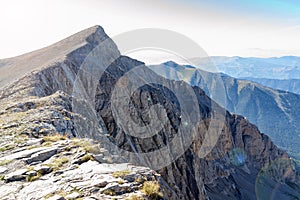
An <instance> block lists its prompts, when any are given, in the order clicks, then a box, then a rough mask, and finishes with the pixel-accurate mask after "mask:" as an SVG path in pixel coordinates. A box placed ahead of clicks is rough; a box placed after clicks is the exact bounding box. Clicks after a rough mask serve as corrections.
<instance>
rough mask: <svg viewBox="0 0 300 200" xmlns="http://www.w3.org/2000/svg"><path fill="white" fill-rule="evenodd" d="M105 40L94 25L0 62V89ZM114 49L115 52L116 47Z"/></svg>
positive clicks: (87, 50) (101, 29) (87, 51)
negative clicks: (85, 47)
mask: <svg viewBox="0 0 300 200" xmlns="http://www.w3.org/2000/svg"><path fill="white" fill-rule="evenodd" d="M106 39H109V37H108V36H107V34H106V33H105V32H104V29H103V28H102V27H101V26H99V25H96V26H92V27H90V28H87V29H84V30H82V31H80V32H78V33H75V34H73V35H71V36H69V37H67V38H65V39H63V40H60V41H59V42H56V43H54V44H52V45H50V46H48V47H45V48H42V49H39V50H35V51H32V52H30V53H26V54H23V55H20V56H17V57H13V58H8V59H3V60H0V65H1V69H0V88H1V87H3V86H4V85H6V84H9V83H11V82H13V81H15V80H17V79H18V78H20V77H22V76H24V75H25V74H28V73H31V72H32V71H35V70H39V69H41V68H44V67H49V66H51V65H53V64H54V63H57V62H62V61H63V60H65V58H66V57H67V56H68V55H69V54H70V53H72V52H74V51H76V50H78V49H80V48H82V47H84V46H86V45H88V46H89V47H88V49H86V50H85V51H84V54H87V53H89V52H90V51H91V50H92V49H93V48H95V47H96V46H97V45H98V44H99V43H100V42H102V41H104V40H106ZM115 48H116V50H117V46H115ZM81 54H82V53H81Z"/></svg>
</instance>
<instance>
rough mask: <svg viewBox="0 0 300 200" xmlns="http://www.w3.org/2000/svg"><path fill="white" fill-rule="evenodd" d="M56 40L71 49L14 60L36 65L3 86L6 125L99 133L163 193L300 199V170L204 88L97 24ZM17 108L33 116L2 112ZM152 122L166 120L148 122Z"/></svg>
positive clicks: (38, 131) (42, 131)
mask: <svg viewBox="0 0 300 200" xmlns="http://www.w3.org/2000/svg"><path fill="white" fill-rule="evenodd" d="M83 33H85V34H83ZM105 39H107V40H106V42H105V45H104V46H101V45H100V48H99V44H101V42H103V41H104V40H105ZM78 40H79V41H81V42H79V43H78ZM66 41H67V42H66ZM66 44H68V45H66ZM53 46H54V47H56V46H59V47H60V49H61V51H59V52H65V55H64V56H62V55H63V53H61V55H60V56H59V59H56V57H52V54H51V55H50V54H46V55H47V56H46V57H43V59H41V63H38V62H37V61H35V62H36V63H32V65H30V67H29V65H24V66H23V65H22V64H23V62H22V63H18V62H17V61H13V60H14V59H11V61H10V62H12V63H14V68H22V67H23V68H22V69H23V70H25V69H26V68H28V71H32V70H33V69H34V70H35V71H34V72H32V73H31V74H28V75H26V76H21V75H20V77H21V78H20V79H18V80H16V81H14V82H12V80H13V79H12V78H11V77H9V76H7V77H5V80H9V82H12V83H11V84H9V85H7V84H5V85H4V84H3V85H2V91H1V115H2V119H3V121H2V122H1V123H2V127H3V126H4V127H8V129H9V130H12V131H15V132H20V133H26V134H28V135H30V136H35V137H38V136H39V135H47V134H51V133H53V132H59V133H66V134H68V135H69V136H74V137H88V138H91V139H95V140H97V141H98V142H99V143H100V144H101V146H103V147H104V148H105V149H107V150H108V152H110V154H113V155H112V156H111V159H112V161H113V162H118V163H122V162H131V163H133V164H135V165H146V166H148V167H152V168H154V169H156V170H157V172H159V173H160V174H161V178H160V179H159V183H160V185H161V187H162V189H163V192H164V197H165V198H166V199H224V198H225V199H268V198H271V197H272V195H276V197H278V198H279V197H280V199H289V198H294V199H299V196H300V194H299V192H300V190H299V187H298V185H299V183H300V182H299V177H298V176H297V174H296V172H295V169H294V166H293V164H292V162H291V160H290V159H289V157H288V155H287V154H286V153H285V152H284V151H282V150H280V149H278V148H277V147H276V146H275V145H274V144H273V143H272V142H271V141H270V139H269V138H268V137H267V136H266V135H263V134H261V133H260V132H259V131H258V129H257V128H256V127H255V126H254V125H252V124H251V123H249V121H248V120H247V119H245V118H244V117H242V116H237V115H232V114H230V113H229V112H227V111H226V110H224V109H223V108H221V107H220V106H218V105H217V104H216V103H215V102H213V101H212V100H211V99H210V98H208V97H207V96H206V95H205V93H204V92H203V91H202V90H201V89H200V88H198V87H193V88H191V87H190V86H189V85H188V84H186V83H184V82H182V81H181V82H178V81H171V80H166V79H164V78H162V77H160V76H158V75H157V74H156V73H154V72H153V71H151V70H150V69H149V68H147V67H146V66H145V65H144V64H143V63H141V62H139V61H136V60H133V59H131V58H129V57H124V56H120V54H119V52H118V50H117V47H116V45H115V44H114V43H113V42H112V41H111V40H110V39H109V38H108V36H107V35H106V34H105V33H104V32H103V29H102V28H100V27H94V28H91V29H89V30H87V31H84V32H81V34H79V35H74V36H71V37H70V38H68V39H66V40H64V41H63V42H60V43H58V44H55V45H53ZM52 50H53V49H51V48H50V50H49V51H52ZM47 51H48V50H47ZM44 53H45V52H43V53H40V52H38V51H37V52H33V53H32V54H33V55H40V56H41V55H44ZM52 53H53V54H55V51H54V52H52ZM27 57H30V54H28V55H26V57H24V58H27ZM37 57H39V56H37ZM32 62H33V61H32ZM44 63H48V64H47V65H46V66H45V64H44ZM82 67H83V68H82ZM2 69H5V70H7V69H13V68H10V67H9V66H4V68H0V71H1V70H2ZM130 72H132V73H131V74H130ZM1 74H3V73H2V71H1ZM126 74H127V75H126ZM17 78H19V77H17ZM141 83H143V84H141ZM135 84H136V85H135ZM128 88H129V89H128ZM116 90H117V91H118V92H117V93H115V91H116ZM123 92H124V93H123ZM128 92H129V93H130V96H129V97H126V94H128ZM191 92H192V93H191ZM191 94H192V95H191ZM45 99H46V100H45ZM182 99H185V101H183V102H187V103H182ZM42 100H44V101H42ZM119 100H120V101H119ZM36 102H40V103H39V105H42V106H41V107H40V106H34V105H36ZM124 104H125V105H124ZM159 105H160V106H161V107H163V108H164V111H162V109H161V107H160V106H159ZM122 106H124V107H125V108H123V107H122ZM155 111H156V115H155V118H153V112H155ZM37 112H38V113H40V114H39V115H34V113H37ZM20 113H22V114H24V113H25V114H26V115H25V116H27V117H22V120H20V119H18V118H14V120H13V121H14V122H15V123H12V120H10V121H5V120H4V118H5V116H6V115H8V114H9V115H11V116H16V115H20ZM149 113H150V114H149ZM41 116H43V117H41ZM120 117H121V118H120ZM124 118H126V120H125V123H124V121H122V120H124ZM153 121H158V122H162V124H160V123H158V125H157V127H155V128H153V127H152V129H151V127H150V125H153V124H154V125H156V123H154V122H153ZM126 123H129V124H130V123H131V124H132V127H133V128H132V127H131V126H129V125H127V124H126ZM14 124H17V125H14ZM145 127H146V129H144V128H145ZM6 129H7V128H6ZM6 129H5V130H6ZM137 129H138V130H137ZM153 130H154V132H155V135H154V134H153V135H152V134H150V133H152V132H153ZM139 134H140V135H139ZM143 134H145V135H143ZM139 136H141V137H139ZM142 136H143V137H142ZM174 141H175V142H174ZM172 161H173V162H172Z"/></svg>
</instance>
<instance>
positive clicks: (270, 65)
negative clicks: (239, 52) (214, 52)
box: [192, 56, 300, 79]
mask: <svg viewBox="0 0 300 200" xmlns="http://www.w3.org/2000/svg"><path fill="white" fill-rule="evenodd" d="M192 61H193V63H194V64H195V65H196V66H197V67H199V68H200V69H202V70H205V71H211V70H212V68H209V67H207V66H208V63H209V62H211V61H212V62H213V63H214V64H215V66H216V68H217V70H218V71H219V72H223V73H225V74H228V75H230V76H232V77H235V78H242V77H251V78H268V79H300V57H296V56H284V57H274V58H252V57H249V58H243V57H237V56H236V57H222V56H215V57H214V56H213V57H209V58H194V59H192ZM212 72H216V71H212Z"/></svg>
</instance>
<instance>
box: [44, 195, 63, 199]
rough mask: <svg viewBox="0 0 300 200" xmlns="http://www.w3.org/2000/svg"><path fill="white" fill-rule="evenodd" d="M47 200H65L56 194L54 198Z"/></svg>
mask: <svg viewBox="0 0 300 200" xmlns="http://www.w3.org/2000/svg"><path fill="white" fill-rule="evenodd" d="M47 200H65V198H64V197H62V196H60V195H58V194H55V195H54V196H52V197H50V198H48V199H47Z"/></svg>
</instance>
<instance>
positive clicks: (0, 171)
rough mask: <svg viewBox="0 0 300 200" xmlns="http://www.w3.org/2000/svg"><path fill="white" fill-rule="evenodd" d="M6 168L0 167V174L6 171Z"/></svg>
mask: <svg viewBox="0 0 300 200" xmlns="http://www.w3.org/2000/svg"><path fill="white" fill-rule="evenodd" d="M7 170H8V169H7V168H6V167H0V174H2V173H4V172H6V171H7Z"/></svg>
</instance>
